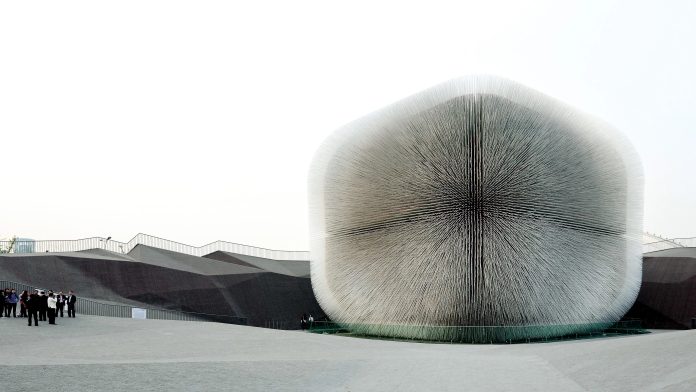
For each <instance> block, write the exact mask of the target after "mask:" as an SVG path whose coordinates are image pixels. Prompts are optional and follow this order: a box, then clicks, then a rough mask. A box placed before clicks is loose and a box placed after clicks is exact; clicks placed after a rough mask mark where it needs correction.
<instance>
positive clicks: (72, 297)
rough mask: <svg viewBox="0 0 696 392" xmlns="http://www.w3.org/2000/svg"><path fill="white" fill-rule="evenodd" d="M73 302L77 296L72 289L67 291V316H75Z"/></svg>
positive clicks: (75, 301)
mask: <svg viewBox="0 0 696 392" xmlns="http://www.w3.org/2000/svg"><path fill="white" fill-rule="evenodd" d="M75 303H77V297H76V296H75V293H73V291H72V290H70V292H69V293H68V317H73V318H74V317H75Z"/></svg>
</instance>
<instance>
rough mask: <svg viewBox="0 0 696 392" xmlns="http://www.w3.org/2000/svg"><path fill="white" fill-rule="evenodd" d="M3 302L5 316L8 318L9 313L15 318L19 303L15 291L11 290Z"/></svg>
mask: <svg viewBox="0 0 696 392" xmlns="http://www.w3.org/2000/svg"><path fill="white" fill-rule="evenodd" d="M5 300H6V301H7V313H6V314H5V316H6V317H10V312H12V317H17V302H19V296H18V295H17V290H15V289H12V291H11V292H10V295H8V296H7V298H6V299H5Z"/></svg>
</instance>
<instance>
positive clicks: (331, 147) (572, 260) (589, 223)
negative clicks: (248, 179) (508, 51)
mask: <svg viewBox="0 0 696 392" xmlns="http://www.w3.org/2000/svg"><path fill="white" fill-rule="evenodd" d="M642 193H643V184H642V168H641V165H640V161H639V159H638V157H637V154H636V153H635V152H634V150H633V148H632V147H631V145H630V143H629V142H628V141H627V140H626V139H625V138H623V137H622V136H621V135H620V134H619V133H618V132H617V131H616V130H614V129H613V128H612V127H611V126H609V125H607V124H606V123H604V122H602V121H600V120H597V119H595V118H593V117H590V116H588V115H586V114H584V113H582V112H580V111H578V110H576V109H573V108H571V107H569V106H567V105H565V104H563V103H561V102H559V101H557V100H555V99H553V98H550V97H548V96H546V95H544V94H541V93H539V92H536V91H533V90H531V89H529V88H526V87H524V86H521V85H519V84H517V83H515V82H512V81H509V80H506V79H501V78H496V77H491V76H474V77H468V78H462V79H456V80H452V81H449V82H446V83H443V84H440V85H438V86H435V87H432V88H430V89H428V90H425V91H423V92H421V93H418V94H416V95H413V96H411V97H408V98H406V99H404V100H402V101H399V102H397V103H395V104H392V105H390V106H388V107H386V108H384V109H381V110H378V111H377V112H374V113H372V114H370V115H368V116H366V117H364V118H361V119H359V120H356V121H354V122H352V123H350V124H348V125H346V126H344V127H342V128H341V129H339V130H337V131H335V132H334V133H333V134H332V135H331V136H330V137H329V138H328V139H327V140H326V141H325V142H324V144H323V145H322V146H321V147H320V149H319V151H318V152H317V154H316V156H315V158H314V160H313V162H312V166H311V169H310V175H309V210H310V241H311V244H310V260H311V275H312V286H313V289H314V292H315V294H316V297H317V299H318V301H319V303H320V305H321V306H322V308H323V309H324V311H325V312H326V314H327V315H329V317H330V318H331V319H332V320H334V321H336V322H338V323H340V324H342V325H344V326H345V327H347V328H349V329H351V330H353V331H355V332H359V333H365V334H374V335H383V336H395V337H404V338H417V339H425V340H448V341H471V342H476V341H507V340H517V339H533V338H544V337H553V336H559V335H564V334H569V333H578V332H584V331H589V330H596V329H601V328H604V327H605V326H606V325H608V324H611V323H612V322H615V321H617V320H619V319H620V318H621V317H622V316H623V315H624V313H625V312H626V311H627V310H628V309H629V308H630V306H631V305H632V304H633V302H634V301H635V298H636V296H637V293H638V289H639V286H640V281H641V242H640V238H641V233H642V208H643V206H642V203H643V201H642Z"/></svg>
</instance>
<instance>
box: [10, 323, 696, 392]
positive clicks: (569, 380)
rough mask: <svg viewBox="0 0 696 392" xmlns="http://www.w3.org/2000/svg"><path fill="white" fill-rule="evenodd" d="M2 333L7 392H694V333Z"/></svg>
mask: <svg viewBox="0 0 696 392" xmlns="http://www.w3.org/2000/svg"><path fill="white" fill-rule="evenodd" d="M0 330H1V331H2V334H0V347H2V358H3V360H2V365H0V374H2V381H1V382H0V385H2V387H1V388H0V389H2V390H3V391H6V392H9V391H30V390H48V391H245V390H250V391H300V390H304V391H307V390H314V391H372V390H374V391H411V390H412V391H431V390H433V391H441V390H444V391H484V390H485V391H492V390H517V391H526V390H539V391H583V390H587V391H629V390H646V391H649V390H668V391H685V390H694V389H695V388H696V331H668V332H656V333H651V334H647V335H629V336H622V337H613V338H599V339H587V340H575V341H563V342H553V343H535V344H514V345H465V344H455V345H450V344H428V343H412V342H399V341H385V340H375V339H360V338H352V337H344V336H332V335H316V334H310V333H304V332H300V331H278V330H270V329H262V328H254V327H245V326H236V325H227V324H216V323H205V322H186V321H161V320H132V319H119V318H106V317H94V316H80V315H78V318H76V319H67V318H62V319H61V318H59V319H58V325H56V326H50V325H48V324H46V323H41V324H40V326H39V327H31V328H29V327H27V326H26V319H19V318H18V319H6V318H2V319H0Z"/></svg>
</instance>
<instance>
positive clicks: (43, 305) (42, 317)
mask: <svg viewBox="0 0 696 392" xmlns="http://www.w3.org/2000/svg"><path fill="white" fill-rule="evenodd" d="M47 313H48V297H47V296H46V292H45V291H44V290H41V291H39V321H46V314H47Z"/></svg>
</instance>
